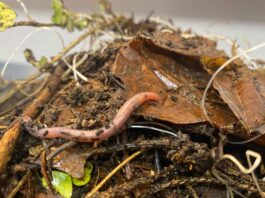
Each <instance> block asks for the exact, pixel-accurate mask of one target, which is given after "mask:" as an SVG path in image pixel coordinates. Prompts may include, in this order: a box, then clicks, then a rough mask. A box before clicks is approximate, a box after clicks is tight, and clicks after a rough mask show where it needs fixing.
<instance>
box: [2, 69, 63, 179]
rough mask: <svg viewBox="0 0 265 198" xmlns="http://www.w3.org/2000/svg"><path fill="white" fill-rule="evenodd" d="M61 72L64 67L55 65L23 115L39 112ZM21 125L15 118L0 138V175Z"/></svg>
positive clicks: (59, 79)
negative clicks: (46, 81) (44, 84)
mask: <svg viewBox="0 0 265 198" xmlns="http://www.w3.org/2000/svg"><path fill="white" fill-rule="evenodd" d="M63 72H64V69H63V67H62V66H60V65H59V66H57V67H56V69H55V71H54V74H53V75H51V76H50V77H49V80H48V83H47V85H46V87H45V88H44V89H43V90H42V91H41V93H40V94H39V96H38V97H37V98H36V99H35V100H34V101H33V102H32V103H31V104H30V105H29V106H28V107H27V108H26V110H25V112H24V114H23V115H24V116H29V117H31V118H33V117H35V116H36V115H37V114H38V113H39V110H40V107H41V106H42V105H43V104H45V103H46V102H48V101H49V100H50V98H51V97H52V96H53V94H54V92H55V90H56V89H57V88H58V86H59V84H60V82H61V75H62V74H63ZM21 126H22V124H21V122H20V121H19V120H16V121H15V122H14V124H13V126H12V127H11V128H10V129H8V130H7V131H6V132H5V133H4V135H3V136H2V138H1V140H0V159H1V160H0V175H1V174H2V173H3V171H4V170H5V167H6V165H7V163H8V161H9V160H10V158H11V154H12V152H13V150H14V148H15V145H16V142H17V139H18V137H19V135H20V131H21V130H20V129H21Z"/></svg>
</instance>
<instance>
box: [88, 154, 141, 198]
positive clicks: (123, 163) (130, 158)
mask: <svg viewBox="0 0 265 198" xmlns="http://www.w3.org/2000/svg"><path fill="white" fill-rule="evenodd" d="M143 151H144V150H140V151H137V152H135V153H134V154H132V155H131V156H130V157H128V158H127V159H125V160H124V161H123V162H122V163H120V164H119V165H118V166H117V167H116V168H115V169H113V170H112V171H111V172H110V173H109V174H108V175H107V176H106V177H105V178H104V179H103V180H102V181H101V182H100V183H99V184H98V185H96V186H95V187H94V188H93V189H92V190H91V191H90V192H89V193H88V194H87V195H86V198H90V197H92V196H93V195H94V194H95V193H96V192H97V191H98V190H99V189H100V188H101V187H102V186H103V185H104V184H105V183H106V182H107V181H108V180H109V179H110V178H111V177H112V176H113V175H114V174H115V173H117V172H118V171H119V170H120V169H121V168H122V167H123V166H124V165H125V164H127V163H128V162H129V161H131V160H132V159H134V158H135V157H137V156H138V155H140V154H141V153H142V152H143Z"/></svg>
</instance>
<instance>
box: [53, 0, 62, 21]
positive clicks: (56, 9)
mask: <svg viewBox="0 0 265 198" xmlns="http://www.w3.org/2000/svg"><path fill="white" fill-rule="evenodd" d="M52 10H53V16H52V22H53V23H54V24H57V25H63V24H64V23H65V17H64V6H63V3H62V1H61V0H53V1H52Z"/></svg>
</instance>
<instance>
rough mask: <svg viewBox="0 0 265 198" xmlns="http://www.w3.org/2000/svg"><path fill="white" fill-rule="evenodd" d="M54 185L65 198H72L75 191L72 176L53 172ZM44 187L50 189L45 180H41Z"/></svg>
mask: <svg viewBox="0 0 265 198" xmlns="http://www.w3.org/2000/svg"><path fill="white" fill-rule="evenodd" d="M52 177H53V180H52V185H53V187H54V189H55V190H56V191H57V192H58V193H59V194H60V195H61V196H63V197H64V198H71V196H72V191H73V184H72V178H71V176H70V175H68V174H66V173H64V172H61V171H52ZM41 181H42V185H43V186H44V187H45V188H46V189H48V185H47V183H46V181H45V179H44V178H42V179H41Z"/></svg>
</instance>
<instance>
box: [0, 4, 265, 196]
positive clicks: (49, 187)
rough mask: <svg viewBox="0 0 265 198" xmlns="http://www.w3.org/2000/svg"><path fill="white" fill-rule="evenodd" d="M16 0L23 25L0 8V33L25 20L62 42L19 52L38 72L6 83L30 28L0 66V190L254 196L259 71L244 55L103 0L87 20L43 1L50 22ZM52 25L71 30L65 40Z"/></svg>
mask: <svg viewBox="0 0 265 198" xmlns="http://www.w3.org/2000/svg"><path fill="white" fill-rule="evenodd" d="M19 2H20V3H21V5H22V7H23V9H24V11H25V12H26V16H27V17H28V19H29V21H22V22H14V21H13V18H14V17H15V15H14V13H13V12H12V10H10V8H9V7H8V6H7V5H5V6H4V8H5V10H7V12H5V15H8V13H9V14H10V16H9V15H8V16H9V17H8V18H7V20H6V21H5V20H2V23H3V24H4V25H3V27H2V28H0V30H4V29H6V28H15V27H16V26H36V28H39V29H35V30H34V32H33V33H37V32H38V31H41V30H48V31H52V32H54V33H55V34H56V35H57V36H58V38H59V39H60V40H61V43H62V47H63V49H62V50H61V52H60V53H59V54H57V55H55V56H54V57H52V58H51V59H48V58H45V57H42V58H41V59H40V60H38V59H36V58H35V56H34V52H33V51H31V50H30V49H27V50H26V51H25V52H24V55H25V58H26V60H27V61H28V63H29V64H32V65H33V66H34V67H36V68H37V69H38V73H36V74H35V75H33V76H30V77H29V78H28V79H26V80H22V81H9V80H7V79H6V78H5V75H4V74H5V70H6V69H7V67H8V63H9V62H10V61H11V60H12V57H13V55H14V54H15V53H16V51H17V49H18V48H19V47H20V46H21V45H22V44H23V43H24V41H26V40H27V38H28V37H30V35H32V34H33V33H30V35H28V36H27V37H26V39H24V40H23V42H21V44H20V45H19V46H18V47H17V48H16V50H15V51H14V53H13V54H12V55H11V56H10V58H9V59H8V60H7V63H6V64H5V65H4V68H3V70H2V72H1V75H2V76H1V78H0V81H1V86H0V91H1V93H0V111H1V112H0V132H1V133H0V134H1V140H0V159H1V160H0V186H1V189H0V195H1V196H3V197H14V196H16V195H17V196H21V197H57V196H62V197H71V196H73V197H172V196H174V197H185V196H187V195H188V196H189V197H205V196H206V195H207V196H206V197H218V196H219V197H225V196H228V197H233V196H239V197H240V196H241V197H258V196H260V197H264V196H265V195H264V192H265V183H264V181H263V180H262V178H263V177H264V174H265V171H264V164H263V159H262V156H263V154H264V149H263V148H264V146H265V141H264V137H263V136H262V135H263V134H264V132H265V95H264V91H265V71H264V68H263V67H260V68H258V69H257V64H256V63H255V62H254V61H253V60H251V58H250V57H249V56H247V52H248V51H247V52H244V51H243V50H242V49H240V48H237V47H236V44H235V43H233V42H232V51H233V54H234V55H235V56H234V58H232V59H231V58H230V57H228V56H227V55H226V54H225V53H224V52H223V51H220V50H217V49H216V44H217V41H215V40H212V39H210V37H209V36H199V35H195V34H193V33H191V32H190V31H187V32H183V31H181V30H180V29H177V28H175V27H174V25H172V24H171V23H169V22H167V21H163V20H161V19H160V18H157V17H148V18H147V19H145V20H143V21H139V22H135V21H134V19H133V18H130V17H125V16H119V15H117V14H115V13H114V12H113V11H112V9H111V5H110V4H109V3H108V2H106V1H100V8H101V13H100V14H90V15H88V14H83V13H82V14H81V13H75V12H72V11H70V10H69V9H66V8H65V5H64V4H63V2H62V1H60V0H53V1H52V8H53V11H54V15H53V17H52V22H51V23H39V22H37V21H34V20H32V17H31V16H30V14H29V12H28V11H27V9H26V7H25V5H24V4H23V2H21V1H19ZM1 6H2V4H0V7H1ZM0 10H1V9H0ZM54 26H56V27H60V28H66V31H67V30H68V31H74V30H79V31H82V32H81V33H80V36H79V37H78V38H77V39H76V40H74V41H73V42H71V43H70V44H68V45H65V44H64V42H63V39H62V36H61V35H60V34H59V33H58V32H56V30H54V29H52V28H53V27H54ZM216 38H220V37H216ZM88 41H89V42H90V45H89V46H86V47H85V48H83V49H82V50H80V52H75V53H69V52H70V51H71V49H72V48H73V47H75V46H77V45H78V44H79V43H86V42H88ZM228 41H229V40H228ZM229 42H230V41H229ZM263 46H264V45H263V44H261V45H260V46H258V47H257V48H260V47H263ZM238 49H239V50H238ZM253 49H255V48H253ZM253 49H251V50H253ZM237 50H238V51H239V53H241V54H237V53H236V51H237ZM251 50H249V51H251ZM239 57H243V58H242V59H239ZM231 60H234V61H231ZM249 65H251V66H249ZM253 68H254V69H253ZM211 83H213V85H212V86H211ZM126 101H127V102H126ZM13 106H14V107H13ZM36 137H37V138H36ZM46 138H49V139H46ZM241 138H242V139H243V140H242V139H241ZM250 142H251V143H250ZM245 154H246V157H247V160H245ZM250 157H252V158H253V157H254V158H255V160H254V161H253V159H252V158H250ZM246 164H247V166H246ZM54 180H57V181H58V182H57V183H59V184H60V185H56V184H55V183H54Z"/></svg>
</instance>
